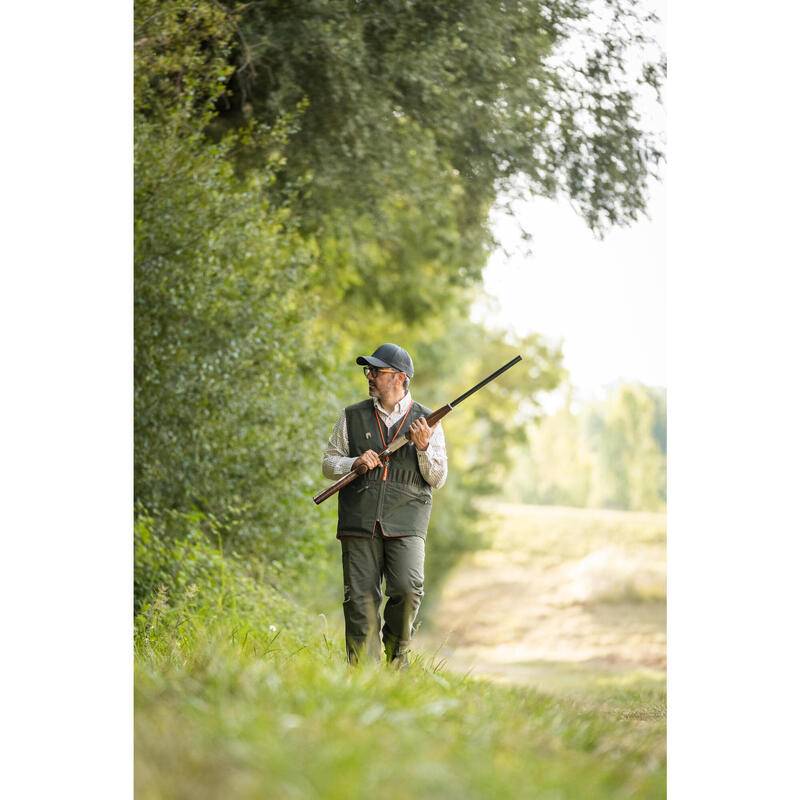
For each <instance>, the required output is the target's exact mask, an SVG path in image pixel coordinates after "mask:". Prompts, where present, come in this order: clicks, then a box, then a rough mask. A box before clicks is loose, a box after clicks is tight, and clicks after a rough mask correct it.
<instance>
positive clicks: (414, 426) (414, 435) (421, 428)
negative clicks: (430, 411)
mask: <svg viewBox="0 0 800 800" xmlns="http://www.w3.org/2000/svg"><path fill="white" fill-rule="evenodd" d="M438 424H439V423H438V422H437V423H436V425H438ZM436 425H434V426H433V428H435V427H436ZM433 428H429V427H428V423H427V421H426V420H425V417H420V418H419V419H415V420H414V421H413V422H412V423H411V427H410V428H409V429H408V432H409V433H410V434H411V441H412V442H414V444H415V445H416V448H417V450H427V449H428V442H429V441H430V439H431V431H432V430H433Z"/></svg>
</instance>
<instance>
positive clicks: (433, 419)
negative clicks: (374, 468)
mask: <svg viewBox="0 0 800 800" xmlns="http://www.w3.org/2000/svg"><path fill="white" fill-rule="evenodd" d="M519 361H522V356H517V357H516V358H512V359H511V361H509V362H508V364H505V365H504V366H502V367H500V369H498V370H497V371H496V372H493V373H492V374H491V375H490V376H489V377H488V378H484V379H483V380H482V381H481V382H480V383H478V384H476V385H475V386H473V387H472V388H471V389H470V390H469V391H467V392H464V394H462V395H460V396H459V397H457V398H456V399H455V400H453V401H452V402H450V403H447V404H445V405H443V406H442V407H441V408H438V409H436V411H434V412H432V413H431V414H428V416H427V417H425V422H427V423H428V426H429V427H431V428H432V427H433V426H434V425H435V424H436V423H437V422H439V420H441V419H442V417H444V416H445V414H449V413H450V412H451V411H452V410H453V409H454V408H455V407H456V406H457V405H458V404H459V403H460V402H462V401H463V400H466V399H467V398H468V397H469V396H470V395H471V394H475V392H477V391H478V389H482V388H483V387H484V386H486V384H487V383H489V381H493V380H494V379H495V378H496V377H497V376H498V375H502V374H503V373H504V372H505V371H506V370H507V369H509V368H511V367H513V366H514V364H516V363H518V362H519ZM410 439H411V434H410V433H409V432H406V433H404V434H403V435H402V436H399V437H398V438H397V439H395V440H394V441H393V442H392V443H391V444H390V445H387V446H386V447H384V448H383V450H381V451H380V453H378V458H380V459H381V460H383V459H384V458H385V457H386V456H388V455H389V453H394V451H395V450H399V449H400V448H401V447H402V446H403V445H404V444H406V442H408V441H410ZM365 472H367V466H366V465H365V464H361V465H360V467H359V469H354V470H351V471H350V472H348V473H347V475H345V476H344V477H342V478H339V480H338V481H336V483H333V484H331V485H330V486H329V487H328V488H327V489H325V490H324V491H322V492H320V493H319V494H317V495H314V502H315V503H316V504H317V505H319V504H320V503H321V502H322V501H323V500H327V499H328V498H329V497H330V496H331V495H334V494H336V492H338V491H339V489H342V488H344V487H345V486H347V484H348V483H352V482H353V481H354V480H355V479H356V478H357V477H358V476H359V475H363V474H364V473H365Z"/></svg>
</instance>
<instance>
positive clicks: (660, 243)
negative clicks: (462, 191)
mask: <svg viewBox="0 0 800 800" xmlns="http://www.w3.org/2000/svg"><path fill="white" fill-rule="evenodd" d="M515 212H516V213H517V214H518V216H519V219H520V221H521V222H522V223H523V225H524V226H525V227H526V228H527V230H529V231H530V232H531V233H532V234H533V241H531V242H529V243H527V245H529V247H527V248H526V243H523V242H522V241H521V238H520V232H519V224H518V223H517V222H516V221H515V219H514V218H512V217H509V216H508V215H506V214H503V213H499V212H498V213H495V214H494V217H493V230H494V233H495V236H496V238H497V239H498V241H499V242H501V244H502V245H503V248H504V249H505V250H507V251H509V256H506V254H505V253H504V252H503V250H502V249H498V250H497V251H495V253H494V254H493V255H492V257H491V258H490V260H489V263H488V265H487V267H486V269H485V271H484V286H485V288H486V291H487V292H488V293H489V295H491V296H492V297H494V298H495V299H496V301H497V302H496V304H495V308H494V309H491V308H490V309H489V310H488V313H486V311H485V309H483V307H482V305H481V307H477V308H476V309H475V310H474V314H475V315H476V316H484V315H485V318H486V319H487V321H488V322H493V323H495V324H497V325H499V326H503V327H506V328H510V329H511V330H512V331H514V332H516V333H519V334H526V333H531V332H538V333H542V334H545V335H546V336H548V337H550V338H552V339H557V340H558V339H560V340H562V341H563V343H564V363H565V366H566V367H567V369H568V370H569V371H570V375H571V378H572V381H573V383H574V384H575V385H576V386H577V387H578V388H579V389H581V390H582V393H583V392H585V393H587V394H595V393H597V392H598V391H599V390H600V389H601V388H602V387H603V386H604V385H605V384H608V383H610V382H612V381H614V380H616V379H618V378H624V379H627V380H640V381H642V382H644V383H647V384H650V385H658V386H665V385H666V373H667V367H666V232H665V216H666V214H665V191H664V187H663V185H662V184H656V185H655V186H654V187H653V189H652V190H651V203H650V209H649V212H650V216H651V219H650V220H647V219H641V220H640V221H639V222H637V223H636V224H635V225H633V226H631V227H630V228H620V229H614V230H612V231H611V232H609V233H608V234H607V235H606V237H605V239H603V240H602V241H600V240H598V239H596V238H595V237H594V236H593V235H592V233H591V232H590V231H589V229H588V227H587V226H586V224H585V223H584V222H583V220H582V219H581V218H580V217H579V216H578V215H577V214H576V213H575V212H574V211H573V210H572V208H571V207H570V206H569V205H568V204H567V203H566V202H556V201H552V200H545V199H541V198H537V199H535V200H532V201H527V202H525V203H524V204H517V205H516V206H515ZM526 249H529V250H530V251H531V252H530V253H528V254H526V253H525V250H526Z"/></svg>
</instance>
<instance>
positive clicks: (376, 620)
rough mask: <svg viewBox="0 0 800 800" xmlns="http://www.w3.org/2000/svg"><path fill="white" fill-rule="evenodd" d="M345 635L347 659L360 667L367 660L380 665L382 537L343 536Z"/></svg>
mask: <svg viewBox="0 0 800 800" xmlns="http://www.w3.org/2000/svg"><path fill="white" fill-rule="evenodd" d="M341 543H342V573H343V577H344V602H343V603H342V608H343V609H344V631H345V633H344V635H345V644H346V647H347V658H348V660H349V661H350V663H351V664H357V663H358V662H359V660H361V659H362V658H364V657H366V658H367V659H371V660H374V661H378V662H380V659H381V644H380V636H379V634H378V630H379V627H380V616H379V614H380V605H381V574H382V572H383V544H382V542H381V540H380V538H376V539H362V538H360V537H356V536H346V537H345V536H343V537H342V539H341Z"/></svg>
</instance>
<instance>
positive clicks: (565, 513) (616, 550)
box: [415, 503, 666, 713]
mask: <svg viewBox="0 0 800 800" xmlns="http://www.w3.org/2000/svg"><path fill="white" fill-rule="evenodd" d="M487 510H489V511H490V512H491V518H492V519H494V521H495V523H494V527H495V529H494V531H493V532H492V537H491V539H492V542H491V549H487V550H483V551H480V552H477V553H473V554H472V555H471V556H469V557H468V558H467V559H465V560H464V561H463V562H462V564H461V565H459V567H458V568H457V569H456V570H455V571H454V572H453V573H452V574H451V575H450V576H449V578H448V580H447V582H446V584H445V586H444V589H443V591H442V595H441V599H440V601H439V602H438V603H437V604H436V607H435V608H434V609H433V610H432V612H431V615H430V616H429V617H428V618H426V619H423V621H422V625H421V627H420V631H419V634H418V637H417V639H416V642H415V644H416V646H417V647H418V648H420V649H422V650H423V651H425V652H427V653H431V652H436V653H437V654H438V656H439V657H441V658H443V659H445V661H446V664H447V667H448V668H449V669H453V670H456V671H460V672H469V673H470V674H472V675H475V676H486V677H489V678H491V679H493V680H496V681H503V682H511V683H518V684H524V685H530V686H534V687H536V688H538V689H541V690H543V691H548V692H551V693H556V694H559V695H563V694H569V695H573V696H576V697H579V696H585V697H589V696H598V699H599V695H605V694H606V693H607V690H609V689H612V688H615V689H617V690H623V689H624V688H625V687H626V686H629V687H631V688H633V687H636V688H637V689H638V690H642V689H646V688H650V689H653V690H656V689H658V688H659V687H661V689H662V690H663V687H664V683H665V677H666V602H665V601H666V516H665V515H664V514H660V513H638V512H626V511H611V510H597V509H572V508H561V507H555V506H527V505H515V504H507V503H506V504H503V503H492V504H491V505H488V506H487ZM598 693H599V694H598ZM642 713H647V711H646V710H645V711H643V712H642Z"/></svg>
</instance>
